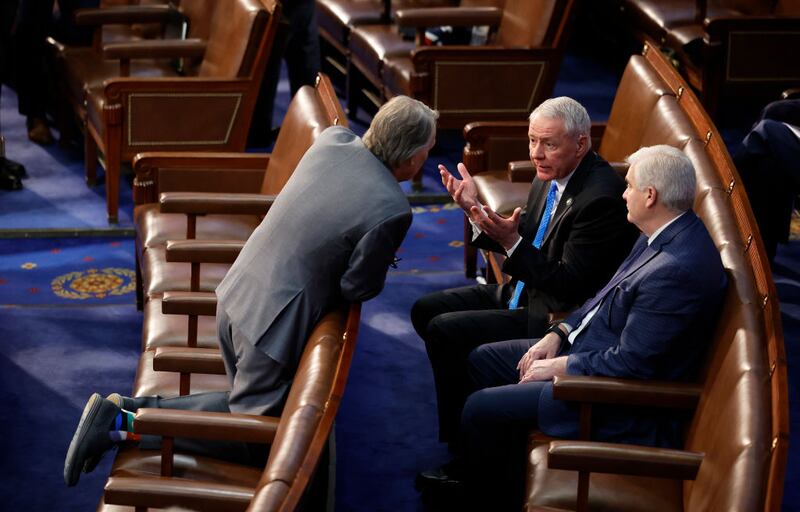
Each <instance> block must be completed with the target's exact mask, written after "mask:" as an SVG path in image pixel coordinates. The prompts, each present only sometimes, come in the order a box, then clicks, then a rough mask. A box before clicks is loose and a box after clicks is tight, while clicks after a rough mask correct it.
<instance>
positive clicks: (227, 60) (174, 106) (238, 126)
mask: <svg viewBox="0 0 800 512" xmlns="http://www.w3.org/2000/svg"><path fill="white" fill-rule="evenodd" d="M223 14H224V15H223ZM279 15H280V5H279V4H278V3H277V2H276V1H274V0H266V1H264V2H262V1H261V0H224V1H219V2H214V10H213V13H212V15H211V18H210V25H209V28H208V38H207V39H206V40H185V41H172V42H170V41H141V42H138V43H117V44H110V45H106V46H105V47H104V50H103V52H104V55H105V56H106V58H109V59H117V60H118V61H119V64H120V70H121V71H122V73H121V75H122V77H119V78H109V79H106V80H104V81H103V82H102V84H100V85H99V86H96V87H90V88H89V89H88V90H87V92H86V155H85V158H86V171H87V179H89V180H90V181H91V180H93V179H94V174H95V169H96V163H97V154H98V150H99V151H100V152H101V153H102V154H103V157H104V163H105V169H106V202H107V211H108V217H109V221H111V222H116V221H117V215H118V203H119V177H120V165H121V163H122V162H123V161H130V160H131V159H132V158H133V156H134V155H135V154H136V153H139V152H142V151H146V150H156V149H158V150H169V149H180V150H182V151H242V150H243V149H244V145H245V141H246V138H247V132H248V129H249V126H250V120H251V116H252V113H253V107H254V105H255V102H256V98H257V95H258V90H259V86H260V83H261V78H262V75H263V72H264V68H265V66H266V63H267V59H268V58H269V54H270V49H271V47H272V41H273V39H274V36H275V31H276V29H277V23H278V17H279ZM169 57H171V58H187V59H191V58H201V61H200V63H199V65H198V66H197V68H196V75H192V76H185V77H164V76H160V77H159V76H156V77H152V78H151V77H128V76H125V75H128V74H129V69H130V67H131V65H130V62H131V60H134V61H135V60H136V59H139V58H146V59H153V58H169ZM67 73H69V71H67Z"/></svg>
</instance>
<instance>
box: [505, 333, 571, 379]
mask: <svg viewBox="0 0 800 512" xmlns="http://www.w3.org/2000/svg"><path fill="white" fill-rule="evenodd" d="M560 347H561V338H559V337H558V335H557V334H555V333H553V332H549V333H547V334H545V335H544V336H543V337H542V339H540V340H539V341H538V342H536V344H535V345H534V346H532V347H531V348H529V349H528V351H527V352H525V355H524V356H522V359H520V360H519V363H517V370H519V383H520V384H522V383H525V382H533V381H537V380H552V379H553V377H555V376H556V375H563V374H565V373H566V372H567V356H561V357H555V355H556V354H557V353H558V349H559V348H560Z"/></svg>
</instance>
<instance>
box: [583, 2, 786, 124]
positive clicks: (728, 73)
mask: <svg viewBox="0 0 800 512" xmlns="http://www.w3.org/2000/svg"><path fill="white" fill-rule="evenodd" d="M599 5H601V6H602V7H600V8H601V9H605V10H606V11H608V12H611V13H614V15H613V16H607V17H602V19H604V20H606V21H607V22H608V25H609V26H610V27H613V28H614V29H616V30H619V31H621V32H629V33H632V34H633V35H634V36H635V37H636V38H637V39H638V40H640V41H644V40H645V39H650V40H652V41H655V42H657V43H658V44H659V45H660V46H662V47H663V48H665V49H667V50H668V51H669V52H670V55H671V57H672V59H673V60H674V63H675V65H676V66H677V67H678V68H679V69H680V70H681V74H682V75H683V77H684V78H685V79H686V81H687V82H688V83H689V84H690V85H691V86H692V87H693V88H694V90H695V91H698V92H699V93H700V96H701V98H702V101H703V106H704V107H705V109H706V111H707V112H708V113H709V114H711V115H712V117H716V116H717V115H718V114H719V113H720V105H721V104H727V105H735V104H736V103H735V102H742V101H753V100H757V101H758V102H759V103H761V104H764V103H766V102H768V101H770V100H771V99H773V98H777V97H778V95H779V94H780V93H781V91H783V90H785V89H788V88H791V87H797V86H798V85H800V65H798V63H797V59H792V58H783V57H782V56H784V55H786V53H785V52H786V51H787V49H789V48H800V3H798V2H796V1H794V0H710V1H709V0H671V1H669V2H663V1H659V0H605V1H604V2H600V3H599Z"/></svg>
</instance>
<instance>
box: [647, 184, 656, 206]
mask: <svg viewBox="0 0 800 512" xmlns="http://www.w3.org/2000/svg"><path fill="white" fill-rule="evenodd" d="M657 202H658V190H656V189H655V188H654V187H647V188H645V202H644V204H645V206H646V207H648V208H652V207H653V206H655V205H656V203H657Z"/></svg>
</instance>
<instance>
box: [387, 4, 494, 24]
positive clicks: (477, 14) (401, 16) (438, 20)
mask: <svg viewBox="0 0 800 512" xmlns="http://www.w3.org/2000/svg"><path fill="white" fill-rule="evenodd" d="M502 17H503V11H502V10H501V9H498V8H497V7H425V8H418V9H400V10H398V11H397V12H395V21H396V23H397V26H399V27H417V28H424V27H438V26H441V25H452V26H455V27H472V26H480V25H489V26H492V27H496V26H498V25H499V24H500V20H501V19H502Z"/></svg>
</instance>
